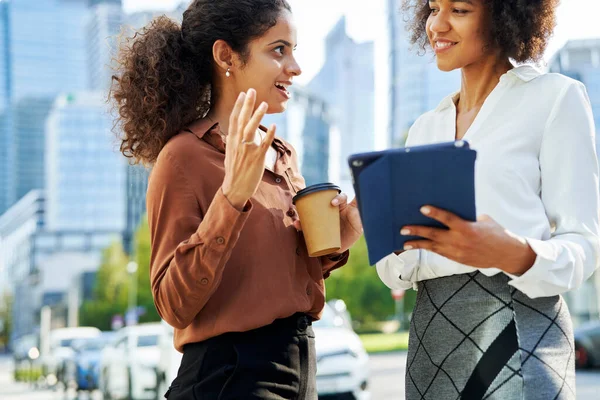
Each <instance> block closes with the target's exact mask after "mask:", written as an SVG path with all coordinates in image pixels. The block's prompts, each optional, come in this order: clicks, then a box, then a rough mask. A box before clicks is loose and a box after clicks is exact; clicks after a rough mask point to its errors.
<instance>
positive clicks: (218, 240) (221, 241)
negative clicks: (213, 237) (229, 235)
mask: <svg viewBox="0 0 600 400" xmlns="http://www.w3.org/2000/svg"><path fill="white" fill-rule="evenodd" d="M217 243H218V244H223V243H225V239H223V238H222V237H221V236H219V237H218V238H217Z"/></svg>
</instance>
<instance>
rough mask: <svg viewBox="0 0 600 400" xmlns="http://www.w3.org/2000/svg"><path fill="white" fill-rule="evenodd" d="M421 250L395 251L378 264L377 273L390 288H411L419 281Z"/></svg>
mask: <svg viewBox="0 0 600 400" xmlns="http://www.w3.org/2000/svg"><path fill="white" fill-rule="evenodd" d="M419 261H420V252H419V250H408V251H405V252H403V253H402V254H400V255H396V254H394V253H392V254H390V255H389V256H387V257H385V258H384V259H382V260H381V261H379V262H378V263H377V264H376V268H377V274H378V275H379V278H380V279H381V281H382V282H383V283H384V284H385V285H386V286H387V287H389V288H390V289H410V288H413V287H414V286H415V285H416V283H417V279H416V278H417V266H418V265H419Z"/></svg>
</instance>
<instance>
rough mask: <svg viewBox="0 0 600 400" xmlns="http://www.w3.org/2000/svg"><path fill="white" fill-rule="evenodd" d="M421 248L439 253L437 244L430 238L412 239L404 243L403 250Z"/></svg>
mask: <svg viewBox="0 0 600 400" xmlns="http://www.w3.org/2000/svg"><path fill="white" fill-rule="evenodd" d="M415 249H423V250H429V251H433V252H434V253H438V254H440V248H439V245H438V244H437V243H435V242H432V241H431V240H412V241H410V242H406V243H404V250H415Z"/></svg>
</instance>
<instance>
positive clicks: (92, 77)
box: [86, 0, 125, 91]
mask: <svg viewBox="0 0 600 400" xmlns="http://www.w3.org/2000/svg"><path fill="white" fill-rule="evenodd" d="M96 3H97V4H94V5H93V7H92V8H91V9H90V11H89V15H88V17H87V21H86V38H87V40H86V42H87V43H86V46H87V51H86V58H87V64H88V73H89V77H88V79H89V88H90V89H91V90H104V91H105V90H107V88H108V87H109V86H110V83H111V76H112V68H113V67H114V66H115V65H114V63H113V58H114V57H115V56H116V52H117V45H118V38H119V33H120V32H121V25H122V24H123V22H124V20H125V14H124V13H123V9H122V7H121V2H120V1H99V0H98V1H96Z"/></svg>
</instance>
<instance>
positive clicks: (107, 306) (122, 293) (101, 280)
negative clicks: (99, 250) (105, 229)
mask: <svg viewBox="0 0 600 400" xmlns="http://www.w3.org/2000/svg"><path fill="white" fill-rule="evenodd" d="M128 261H129V259H128V257H127V254H126V253H125V251H124V250H123V246H122V244H121V242H120V241H115V242H113V243H112V244H111V245H110V246H109V247H108V248H106V249H105V250H104V252H103V254H102V263H101V264H100V268H99V269H98V272H97V273H96V284H95V286H94V295H93V299H92V300H87V301H85V302H84V303H83V305H82V306H81V309H80V312H79V324H80V325H83V326H96V327H98V328H99V329H102V330H109V329H111V322H112V318H113V316H114V315H116V314H121V315H123V313H124V312H125V310H126V308H127V287H128V277H127V270H126V265H127V262H128Z"/></svg>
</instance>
